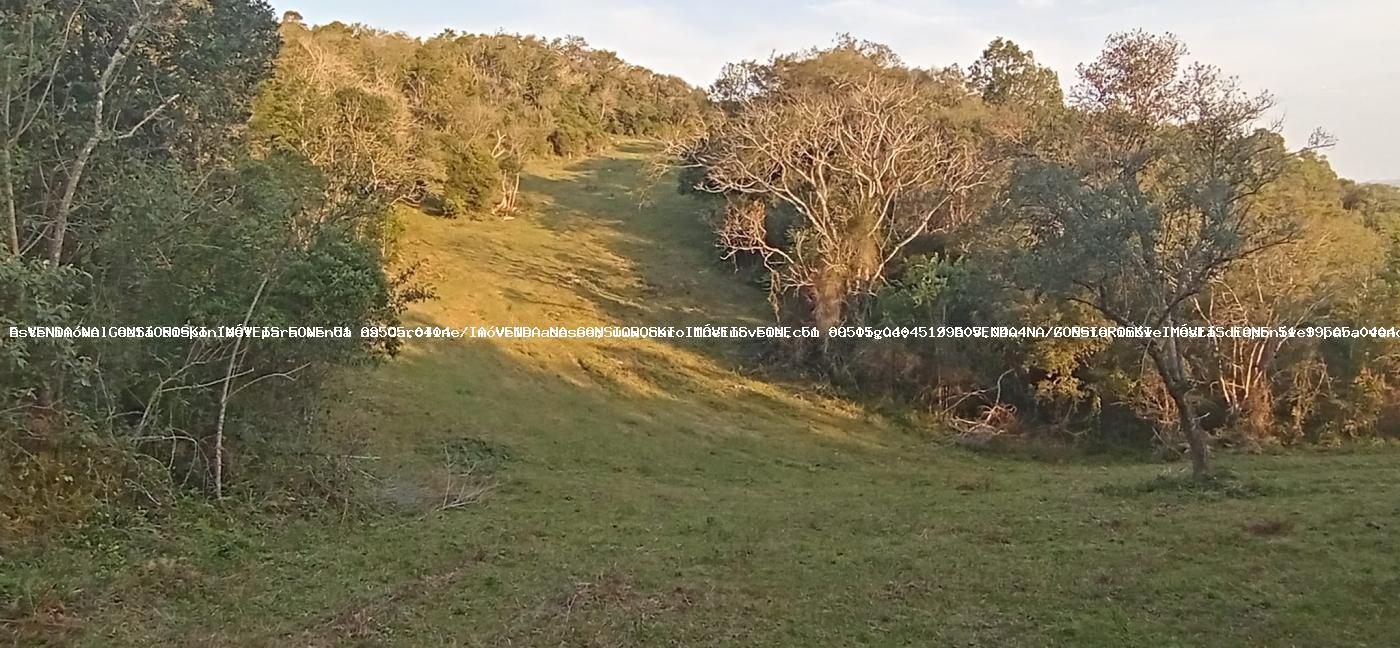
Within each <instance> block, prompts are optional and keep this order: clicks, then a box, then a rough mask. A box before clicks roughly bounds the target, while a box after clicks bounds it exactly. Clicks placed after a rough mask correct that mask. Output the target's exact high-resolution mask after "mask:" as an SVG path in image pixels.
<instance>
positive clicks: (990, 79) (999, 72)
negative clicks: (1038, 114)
mask: <svg viewBox="0 0 1400 648" xmlns="http://www.w3.org/2000/svg"><path fill="white" fill-rule="evenodd" d="M968 79H969V81H970V82H971V85H972V89H973V90H975V91H976V92H977V94H979V95H981V97H982V99H983V100H984V101H986V102H988V103H992V104H997V105H1002V106H1015V107H1017V108H1019V109H1023V110H1028V111H1045V110H1049V109H1056V108H1060V107H1061V106H1063V104H1064V91H1063V90H1061V89H1060V77H1059V75H1057V74H1055V71H1054V70H1051V69H1050V68H1047V67H1045V66H1043V65H1040V64H1038V63H1036V61H1035V55H1034V53H1033V52H1031V51H1030V50H1023V49H1021V47H1020V46H1019V45H1017V44H1016V43H1013V42H1011V41H1009V40H1006V39H1004V38H998V39H996V40H993V41H992V42H991V44H989V45H987V48H986V49H984V50H982V56H981V57H980V58H978V59H977V61H976V62H974V63H973V64H972V66H971V67H969V68H968Z"/></svg>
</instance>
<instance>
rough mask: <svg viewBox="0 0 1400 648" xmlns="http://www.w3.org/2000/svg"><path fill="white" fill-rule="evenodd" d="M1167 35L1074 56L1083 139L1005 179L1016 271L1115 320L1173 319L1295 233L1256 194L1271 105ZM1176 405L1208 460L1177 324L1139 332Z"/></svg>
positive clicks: (1276, 161)
mask: <svg viewBox="0 0 1400 648" xmlns="http://www.w3.org/2000/svg"><path fill="white" fill-rule="evenodd" d="M1185 55H1186V48H1185V47H1184V46H1182V45H1181V43H1180V42H1178V41H1177V40H1176V39H1175V38H1174V37H1173V36H1171V35H1165V36H1154V35H1150V34H1146V33H1143V32H1132V33H1125V34H1117V35H1114V36H1111V37H1110V38H1109V39H1108V42H1107V45H1106V48H1105V50H1104V52H1103V53H1102V54H1101V55H1100V56H1099V58H1098V59H1097V60H1096V61H1094V62H1092V63H1089V64H1086V65H1082V66H1080V68H1079V76H1080V82H1079V84H1078V86H1077V87H1076V88H1075V91H1074V94H1073V97H1074V103H1075V106H1076V108H1077V109H1078V110H1079V111H1080V113H1081V118H1082V120H1083V129H1084V130H1083V133H1082V136H1081V137H1080V138H1079V141H1080V142H1081V145H1080V146H1079V147H1078V148H1079V150H1077V151H1074V154H1073V155H1072V156H1067V157H1066V158H1064V159H1039V160H1035V161H1032V162H1028V163H1026V164H1024V165H1022V167H1021V168H1020V169H1019V170H1018V172H1017V175H1016V177H1015V178H1014V180H1013V183H1012V188H1011V192H1012V199H1013V205H1014V212H1013V213H1014V216H1013V219H1014V222H1015V223H1016V224H1017V225H1019V227H1020V228H1021V231H1022V232H1023V234H1024V236H1025V237H1026V241H1025V246H1026V251H1027V254H1026V257H1025V262H1026V265H1025V268H1024V270H1026V272H1025V273H1024V274H1023V279H1024V280H1026V281H1027V282H1028V283H1029V284H1031V285H1034V286H1036V287H1037V288H1039V289H1042V290H1045V291H1047V292H1049V293H1050V294H1053V295H1057V296H1060V297H1062V298H1064V299H1067V300H1069V301H1072V302H1076V303H1080V304H1083V305H1085V306H1088V307H1090V308H1092V309H1094V310H1096V311H1097V312H1099V313H1101V314H1102V315H1103V316H1104V317H1105V318H1107V319H1109V320H1111V321H1113V322H1115V323H1117V324H1119V325H1123V326H1140V325H1145V326H1151V327H1176V326H1178V325H1182V324H1184V323H1185V322H1186V320H1187V318H1186V316H1185V306H1186V305H1187V304H1188V302H1189V300H1191V299H1192V298H1193V297H1195V296H1197V295H1199V294H1201V292H1202V291H1203V290H1205V289H1206V288H1207V286H1208V285H1209V284H1210V283H1211V282H1212V281H1214V280H1216V279H1218V278H1220V277H1221V276H1222V275H1223V274H1224V273H1226V272H1227V271H1229V270H1230V269H1232V268H1233V267H1235V266H1236V265H1237V264H1238V263H1239V262H1241V261H1243V260H1245V259H1248V258H1250V257H1252V256H1254V255H1256V254H1259V253H1261V252H1263V251H1266V250H1269V249H1271V248H1274V247H1277V246H1281V245H1285V244H1287V243H1289V242H1291V241H1293V240H1294V238H1295V234H1296V231H1297V230H1296V227H1295V224H1294V222H1293V221H1292V219H1290V218H1289V217H1288V215H1287V214H1274V215H1267V214H1265V212H1263V211H1262V210H1260V209H1258V208H1257V204H1256V201H1255V198H1256V196H1257V195H1258V194H1259V193H1260V191H1261V190H1262V189H1264V188H1265V187H1266V186H1267V185H1269V183H1271V182H1272V181H1273V180H1274V179H1275V178H1277V177H1278V176H1279V174H1280V173H1281V172H1282V170H1283V169H1284V167H1285V164H1286V162H1287V161H1288V160H1290V159H1292V158H1293V157H1294V154H1292V153H1290V152H1288V151H1287V150H1285V149H1284V147H1283V144H1282V140H1281V138H1280V137H1278V136H1277V135H1276V134H1274V133H1273V132H1271V131H1268V130H1265V129H1260V128H1259V127H1258V123H1259V122H1260V120H1261V119H1262V117H1263V115H1264V113H1265V112H1266V111H1267V110H1268V109H1269V108H1270V107H1271V105H1272V103H1271V100H1270V98H1269V96H1268V95H1266V94H1264V95H1248V94H1246V93H1244V92H1243V91H1242V90H1240V88H1239V86H1238V84H1237V82H1236V81H1235V80H1234V79H1231V78H1227V77H1224V76H1222V75H1221V74H1220V72H1219V71H1218V70H1216V69H1215V68H1212V67H1208V66H1204V65H1200V64H1196V65H1192V66H1190V67H1183V57H1184V56H1185ZM1143 347H1144V351H1145V352H1146V354H1147V355H1148V356H1149V357H1150V358H1151V359H1152V362H1153V366H1154V368H1155V369H1156V371H1157V374H1158V375H1159V376H1160V378H1161V380H1162V383H1163V384H1164V386H1165V389H1166V390H1167V392H1168V393H1169V394H1170V396H1171V400H1172V403H1173V404H1174V406H1175V409H1176V413H1177V418H1178V421H1179V424H1180V428H1181V432H1182V434H1183V435H1184V436H1185V438H1186V441H1187V443H1188V445H1189V447H1190V455H1191V460H1192V468H1193V472H1194V474H1195V475H1196V476H1198V477H1204V476H1206V475H1208V474H1209V473H1210V472H1211V461H1210V444H1209V439H1208V437H1207V435H1206V433H1205V431H1204V430H1203V428H1202V426H1201V423H1200V420H1199V419H1198V416H1197V408H1196V404H1197V400H1198V398H1199V393H1198V390H1197V379H1196V376H1195V366H1194V365H1195V364H1196V362H1194V359H1193V358H1191V357H1189V356H1188V353H1187V351H1186V348H1185V345H1184V344H1182V342H1181V341H1179V340H1178V339H1176V337H1174V336H1166V337H1160V338H1151V339H1148V340H1146V341H1144V342H1143Z"/></svg>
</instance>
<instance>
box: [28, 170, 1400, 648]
mask: <svg viewBox="0 0 1400 648" xmlns="http://www.w3.org/2000/svg"><path fill="white" fill-rule="evenodd" d="M650 152H651V149H649V148H648V147H647V146H646V145H643V144H638V143H633V144H626V145H623V146H622V147H620V148H619V149H618V150H616V151H614V152H612V153H610V154H607V155H603V156H600V157H596V158H593V159H588V160H583V161H578V162H574V163H570V164H560V165H556V166H551V167H547V168H539V169H535V170H534V171H533V173H532V175H531V176H530V177H529V178H528V180H527V182H526V183H525V188H526V190H527V191H528V192H529V193H530V197H531V199H532V201H533V202H534V203H535V207H536V208H535V209H534V210H533V211H532V213H531V214H529V215H526V216H522V217H520V218H517V219H514V220H509V221H490V222H466V221H449V220H442V219H435V218H432V217H428V216H424V215H413V216H411V217H410V218H409V222H408V223H407V239H408V240H407V242H406V245H407V249H408V250H409V251H410V253H411V254H413V255H417V256H421V257H423V258H425V259H427V261H428V264H429V266H428V267H429V269H430V274H431V278H432V280H433V282H434V283H435V284H436V286H437V291H438V299H437V300H435V301H432V302H428V303H424V304H420V305H418V306H416V307H415V308H414V309H413V311H412V312H411V313H410V317H409V319H410V323H411V324H430V323H431V324H442V325H448V326H462V325H473V324H480V325H540V326H548V325H583V324H619V325H633V324H637V325H652V324H662V325H684V324H695V323H706V322H722V323H740V322H756V323H761V322H766V321H767V319H768V317H769V311H768V309H767V307H766V305H765V304H764V300H763V294H762V293H761V291H759V290H757V289H755V288H753V287H751V286H747V285H745V284H744V283H743V282H741V281H739V280H737V279H736V278H735V277H734V276H733V275H732V274H731V273H729V272H728V271H727V270H726V269H725V268H724V266H723V265H722V264H720V263H718V262H717V261H716V259H715V255H714V253H713V251H712V248H711V246H710V243H709V238H708V236H707V234H706V231H705V228H704V225H703V223H702V222H701V214H700V206H699V205H698V203H695V202H693V200H692V199H690V198H687V197H684V196H681V195H678V194H677V193H675V191H674V188H673V186H672V183H671V182H669V181H667V182H663V183H661V184H659V185H657V186H655V187H652V188H650V190H647V187H648V184H649V183H648V181H647V180H646V173H645V171H646V165H647V158H648V155H649V154H650ZM742 355H743V354H742V349H740V348H739V347H738V346H737V344H736V343H734V342H729V341H708V342H706V341H668V340H650V341H648V340H571V341H562V340H522V339H493V340H466V341H415V342H412V343H410V344H409V345H408V346H407V348H406V349H405V351H404V353H403V355H402V357H400V358H399V359H397V360H395V361H393V362H391V363H388V364H386V365H384V366H382V367H377V368H374V369H370V370H362V371H356V372H352V373H351V374H349V375H347V376H345V377H344V379H343V380H342V381H341V385H342V388H341V389H340V390H339V392H338V394H337V396H336V398H335V402H334V403H333V406H332V414H331V417H330V419H331V421H332V423H333V427H334V429H335V430H336V433H337V434H340V435H342V436H343V437H344V438H345V439H347V440H348V441H349V442H352V443H355V444H356V445H357V447H359V448H361V449H362V451H363V454H364V455H365V456H366V457H367V458H366V459H365V460H364V463H365V468H366V469H367V470H368V471H369V472H370V473H372V474H373V475H374V476H375V478H376V479H377V481H376V482H375V486H374V488H375V489H376V490H377V491H379V493H380V494H379V495H378V497H379V498H380V500H382V502H383V504H382V509H383V510H382V512H381V513H382V515H377V516H371V517H370V518H369V520H368V521H365V520H357V519H355V518H351V519H349V520H348V521H345V522H335V521H329V520H324V519H315V520H310V521H298V522H292V523H278V524H275V525H269V526H267V527H266V528H254V529H246V528H241V527H240V526H237V525H234V524H232V523H228V524H224V523H215V522H207V521H201V522H191V523H189V528H187V529H183V530H180V531H179V532H172V533H170V534H168V537H166V538H164V539H163V542H162V543H159V544H154V545H152V544H149V543H147V544H143V545H141V546H139V547H138V546H130V547H126V546H119V547H117V548H115V549H111V550H102V549H100V548H99V549H93V548H78V549H67V550H65V551H66V552H67V553H65V554H64V556H65V559H66V560H92V561H93V562H91V563H90V565H91V567H90V568H89V570H90V571H92V572H93V573H96V574H100V578H99V577H96V576H94V577H91V578H89V579H88V580H91V581H92V582H99V583H101V585H100V586H94V587H95V589H94V591H93V592H92V593H90V594H88V595H85V596H84V597H80V598H81V600H86V601H88V602H87V603H86V604H85V605H83V606H82V607H79V608H77V609H73V610H70V611H69V612H68V614H69V615H70V616H72V617H73V619H74V620H73V621H72V624H73V625H74V626H75V629H73V631H72V632H70V633H68V634H66V635H64V636H65V637H67V638H68V639H69V640H72V641H76V642H79V643H90V644H106V643H145V644H150V643H170V644H188V645H206V644H213V645H219V644H222V645H307V644H311V645H381V644H384V645H463V646H506V645H548V646H555V645H592V646H616V645H740V646H750V645H791V646H816V645H921V646H922V645H932V646H943V645H963V646H974V645H975V646H1018V645H1021V646H1043V645H1075V646H1079V645H1102V646H1122V645H1140V646H1166V645H1183V646H1195V645H1221V646H1235V645H1299V646H1323V645H1372V646H1387V645H1395V642H1396V641H1397V638H1400V540H1397V538H1400V457H1397V456H1396V455H1395V454H1394V453H1383V452H1376V453H1352V454H1331V455H1321V454H1311V455H1281V456H1255V457H1228V458H1226V459H1225V460H1224V463H1226V464H1227V465H1230V466H1232V467H1233V468H1234V469H1235V470H1237V471H1238V472H1240V473H1241V474H1243V475H1244V476H1245V478H1246V479H1247V481H1246V484H1247V485H1246V486H1245V487H1241V488H1239V489H1237V490H1236V491H1233V492H1232V491H1223V492H1219V491H1212V492H1207V493H1193V492H1189V491H1181V490H1178V489H1175V488H1174V487H1173V486H1172V484H1173V482H1169V481H1163V482H1153V481H1152V480H1153V479H1154V478H1156V477H1158V476H1160V475H1162V474H1163V473H1166V472H1170V471H1172V470H1174V469H1175V468H1174V467H1172V466H1167V465H1147V464H1131V463H1122V462H1110V463H1096V462H1089V461H1075V460H1071V461H1065V462H1061V463H1053V464H1050V463H1041V462H1032V461H1027V460H1018V459H1014V458H999V457H994V456H987V455H979V454H973V453H970V452H968V451H965V450H961V449H957V448H955V447H953V446H951V445H948V444H944V443H940V442H938V441H937V440H936V436H935V435H931V434H927V433H921V432H919V431H917V430H911V429H902V428H897V427H896V426H893V425H892V424H890V423H888V422H885V421H883V420H882V419H881V418H879V417H878V416H874V415H871V414H868V413H866V412H864V411H863V410H862V409H861V408H859V407H856V406H854V405H852V404H849V403H846V402H842V401H839V400H836V399H833V398H829V397H825V396H822V395H819V394H817V393H814V392H812V391H811V390H804V389H802V388H800V387H799V386H797V385H795V384H787V383H779V382H773V381H771V380H765V379H761V378H757V377H754V376H753V375H751V374H749V373H747V372H745V371H743V370H741V369H740V368H739V367H740V364H741V363H740V358H741V357H742ZM454 462H455V465H457V466H458V467H459V468H460V467H463V466H473V467H474V470H473V474H472V476H471V477H469V478H467V477H462V478H461V479H470V480H475V481H472V482H471V483H474V484H477V483H479V484H482V485H486V486H492V487H493V489H492V490H490V491H489V492H488V493H487V494H486V495H485V496H484V497H483V498H482V499H481V500H480V501H479V502H478V503H476V504H471V505H468V506H465V507H462V508H456V509H452V510H447V511H437V510H436V508H437V506H438V505H439V504H441V501H442V497H443V492H444V491H445V490H449V489H452V488H453V486H454V483H453V482H451V481H450V479H449V477H448V474H449V473H448V469H447V467H446V464H449V463H454ZM459 477H460V476H459ZM200 519H203V518H200ZM104 551H105V553H104ZM85 552H87V553H85ZM152 552H159V553H160V554H161V555H160V556H159V558H160V560H163V561H165V562H161V563H158V564H157V565H156V567H154V568H153V567H151V566H150V565H151V563H150V561H151V560H153V559H155V558H157V557H156V556H154V555H152ZM91 555H97V556H99V557H98V558H83V557H84V556H91ZM54 560H58V558H54ZM77 571H78V572H82V571H83V570H81V569H80V570H77ZM152 574H154V576H152ZM169 574H174V576H169ZM70 580H72V583H74V586H77V585H76V584H77V583H82V582H87V581H85V580H83V579H79V578H76V577H74V578H72V579H70ZM65 582H67V581H65Z"/></svg>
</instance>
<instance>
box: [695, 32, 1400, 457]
mask: <svg viewBox="0 0 1400 648" xmlns="http://www.w3.org/2000/svg"><path fill="white" fill-rule="evenodd" d="M710 96H711V98H712V99H713V100H714V102H715V103H716V104H717V106H719V108H720V110H721V114H719V115H717V116H716V117H714V118H712V119H710V120H708V121H707V123H706V124H705V126H704V127H703V128H701V129H699V130H698V131H697V132H695V133H693V134H692V135H691V136H690V137H688V138H683V139H682V140H681V141H680V142H679V143H678V144H677V145H676V147H675V153H676V159H677V161H678V163H679V164H680V165H681V166H682V167H683V168H684V169H685V173H684V174H683V179H682V190H683V191H692V190H693V191H700V192H703V193H709V194H715V195H718V196H721V197H722V198H723V200H722V201H721V202H720V204H719V206H718V207H717V209H716V213H715V217H714V224H715V231H716V233H717V242H718V245H719V246H720V247H721V249H722V250H723V251H724V252H725V254H726V255H727V256H729V257H731V258H733V259H735V260H736V262H738V263H740V264H741V265H746V266H750V267H753V268H755V269H757V270H758V272H757V275H758V278H759V280H760V281H761V282H762V283H763V284H764V285H766V286H767V287H768V288H769V290H770V295H771V298H772V300H773V303H774V306H775V310H776V311H777V313H778V314H779V318H780V319H782V320H785V321H788V322H792V323H802V324H809V323H810V324H816V325H818V326H821V327H823V328H826V327H828V326H832V325H836V324H847V325H876V326H885V325H911V326H983V325H985V326H1002V325H1005V326H1017V325H1038V326H1053V325H1065V324H1081V325H1094V326H1103V325H1107V326H1114V325H1135V326H1137V325H1141V326H1231V325H1252V326H1270V327H1273V326H1310V325H1323V326H1363V325H1378V326H1390V325H1394V324H1395V323H1396V315H1397V313H1400V301H1397V300H1398V299H1400V243H1397V241H1398V239H1397V238H1396V234H1397V232H1400V229H1397V225H1400V190H1397V189H1396V188H1394V187H1388V186H1383V185H1379V184H1362V183H1355V182H1352V181H1349V180H1345V179H1342V178H1339V177H1338V176H1337V175H1336V173H1334V172H1333V171H1332V169H1331V167H1330V166H1329V165H1328V163H1327V161H1326V159H1325V158H1324V157H1323V156H1322V155H1320V152H1321V151H1322V150H1324V149H1325V148H1326V147H1327V146H1328V145H1329V141H1328V138H1327V136H1326V135H1325V134H1322V133H1318V134H1316V135H1315V136H1314V138H1313V140H1312V141H1310V142H1308V143H1307V144H1306V145H1305V146H1303V147H1301V148H1295V149H1290V148H1288V147H1287V146H1286V144H1285V142H1284V141H1283V138H1282V137H1281V136H1280V135H1278V134H1277V132H1276V130H1275V128H1274V127H1273V126H1272V125H1271V124H1270V123H1269V122H1268V121H1267V117H1268V113H1269V110H1270V109H1271V108H1272V107H1273V102H1272V99H1271V98H1270V97H1269V96H1268V95H1267V94H1258V95H1255V94H1250V93H1247V92H1245V91H1243V90H1242V89H1241V88H1240V86H1239V84H1238V83H1237V82H1236V81H1235V80H1234V79H1233V78H1231V77H1228V76H1226V75H1224V74H1223V73H1222V72H1221V71H1219V70H1218V69H1216V68H1214V67H1211V66H1207V65H1202V64H1196V63H1191V62H1189V61H1188V59H1187V51H1186V48H1185V47H1184V46H1183V45H1182V44H1181V43H1180V42H1178V41H1177V40H1176V39H1175V38H1174V37H1172V36H1170V35H1165V36H1157V35H1151V34H1146V33H1142V32H1133V33H1125V34H1118V35H1115V36H1113V37H1111V38H1110V39H1109V40H1108V41H1107V43H1106V46H1105V49H1104V51H1103V53H1102V54H1101V55H1100V56H1099V58H1098V59H1096V60H1094V61H1090V62H1087V63H1085V64H1083V65H1081V66H1079V68H1078V80H1077V81H1076V82H1075V83H1073V84H1072V85H1071V86H1070V87H1069V89H1068V92H1066V91H1065V90H1064V89H1063V88H1062V86H1061V84H1060V82H1059V79H1058V77H1057V75H1056V74H1055V72H1053V71H1052V70H1050V69H1048V68H1046V67H1044V66H1042V65H1040V64H1038V63H1037V62H1036V60H1035V59H1034V57H1033V56H1032V54H1031V52H1029V51H1026V50H1023V49H1021V48H1020V47H1018V46H1017V45H1015V44H1014V43H1011V42H1008V41H1005V40H1001V39H998V40H996V41H994V42H993V43H992V44H991V45H990V46H989V47H988V48H987V49H986V50H985V51H984V52H983V53H982V55H981V57H980V58H979V59H978V60H977V61H976V62H975V63H973V64H972V65H971V66H969V67H968V68H966V69H962V68H959V67H956V66H953V67H948V68H939V69H918V68H913V67H910V66H908V65H905V64H904V63H903V62H902V61H900V59H899V58H898V57H897V56H896V55H895V54H894V53H893V52H891V51H890V50H889V49H888V48H886V47H884V46H882V45H878V44H873V43H868V42H860V41H855V40H852V39H849V38H844V39H842V40H840V41H839V42H838V43H837V44H836V45H835V46H833V47H830V48H826V49H814V50H810V51H805V52H799V53H795V54H790V55H783V56H775V57H774V58H772V59H771V60H769V61H766V62H755V61H745V62H741V63H736V64H732V65H730V66H728V67H727V68H726V70H725V72H724V74H723V75H722V76H721V78H720V79H719V80H718V81H716V82H715V84H714V85H713V86H712V87H711V89H710ZM1397 351H1400V346H1397V344H1396V342H1395V341H1393V340H1384V339H1326V340H1323V339H1280V338H1272V339H1156V340H1138V341H1133V340H1118V341H1111V342H1110V341H1108V340H1103V339H1044V340H985V339H977V340H956V339H942V340H884V341H880V342H872V341H869V340H860V341H851V340H842V339H830V338H829V339H825V340H821V341H819V342H817V343H815V344H809V343H801V344H797V345H795V346H792V347H788V348H787V349H786V351H785V354H786V357H787V358H788V359H789V360H790V361H795V362H797V363H799V364H801V365H804V366H807V367H810V368H815V369H817V370H819V371H821V372H823V373H824V374H825V375H826V376H828V377H829V378H831V379H834V380H836V381H837V382H841V383H844V384H847V385H850V386H853V387H855V388H858V389H861V390H864V391H867V392H875V393H879V394H885V395H888V396H893V397H898V398H901V399H912V400H914V401H916V402H921V403H925V404H927V405H931V406H933V407H934V408H935V409H936V410H938V411H940V412H942V413H944V414H946V415H947V417H948V419H949V421H950V422H952V423H953V424H954V425H955V426H957V427H959V428H961V429H963V430H964V431H966V432H969V433H971V434H975V435H982V436H984V437H985V436H988V435H996V434H1000V433H1003V432H1018V431H1032V432H1036V433H1050V434H1056V435H1060V436H1064V437H1067V438H1075V439H1080V440H1083V441H1086V442H1094V443H1114V444H1119V443H1145V442H1147V441H1149V440H1153V439H1155V441H1156V442H1158V443H1159V444H1160V446H1161V447H1166V448H1176V447H1181V448H1183V449H1189V454H1190V455H1191V456H1192V457H1193V459H1194V462H1195V467H1196V469H1197V472H1198V473H1199V474H1205V473H1208V472H1209V470H1210V465H1209V462H1210V459H1209V451H1210V445H1211V443H1213V442H1215V443H1220V442H1224V443H1229V444H1231V445H1236V446H1249V447H1257V446H1260V445H1267V444H1289V443H1298V442H1324V441H1328V442H1330V441H1339V440H1347V439H1358V438H1367V437H1374V436H1377V435H1384V434H1392V435H1393V434H1396V433H1397V432H1400V430H1397V429H1395V427H1396V424H1397V422H1400V416H1396V414H1397V413H1400V392H1397V387H1398V386H1400V382H1397V379H1400V374H1398V373H1397V371H1400V355H1397Z"/></svg>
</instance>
